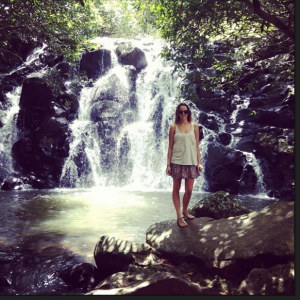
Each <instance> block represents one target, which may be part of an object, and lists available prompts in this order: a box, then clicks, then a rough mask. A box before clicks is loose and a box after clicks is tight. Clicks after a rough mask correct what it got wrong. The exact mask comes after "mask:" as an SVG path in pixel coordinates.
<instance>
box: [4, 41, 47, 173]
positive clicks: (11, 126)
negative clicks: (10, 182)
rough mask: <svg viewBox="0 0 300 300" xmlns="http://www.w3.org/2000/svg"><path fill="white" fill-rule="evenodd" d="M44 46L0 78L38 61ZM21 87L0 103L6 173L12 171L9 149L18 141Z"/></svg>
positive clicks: (8, 94)
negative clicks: (3, 102)
mask: <svg viewBox="0 0 300 300" xmlns="http://www.w3.org/2000/svg"><path fill="white" fill-rule="evenodd" d="M45 47H46V44H43V45H42V46H41V47H38V48H36V49H35V50H34V51H32V53H31V54H30V55H29V56H28V57H27V59H26V61H25V62H24V63H23V64H21V65H20V66H19V67H17V68H16V69H15V70H12V71H11V72H10V73H8V74H0V76H1V77H4V76H7V75H11V74H13V73H14V72H16V71H20V70H22V69H24V68H26V67H27V66H29V65H30V64H34V63H35V62H36V61H39V55H40V54H42V53H43V51H44V49H45ZM21 91H22V86H18V87H14V88H13V90H12V91H10V92H7V93H6V94H5V98H6V101H5V104H2V103H1V102H0V109H1V111H0V141H1V143H0V166H1V167H2V168H5V169H6V170H7V172H8V173H12V172H13V171H14V167H13V160H12V155H11V149H12V146H13V144H14V143H15V142H16V141H17V140H18V130H17V126H16V122H17V114H18V112H19V109H20V107H19V102H20V96H21Z"/></svg>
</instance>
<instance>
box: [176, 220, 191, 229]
mask: <svg viewBox="0 0 300 300" xmlns="http://www.w3.org/2000/svg"><path fill="white" fill-rule="evenodd" d="M180 219H181V220H182V222H183V223H184V224H185V225H180V224H179V220H180ZM177 225H178V226H179V227H181V228H185V227H188V226H189V225H188V224H187V223H185V221H184V220H183V218H178V219H177Z"/></svg>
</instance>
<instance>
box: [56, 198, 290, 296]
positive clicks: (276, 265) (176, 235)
mask: <svg viewBox="0 0 300 300" xmlns="http://www.w3.org/2000/svg"><path fill="white" fill-rule="evenodd" d="M211 204H213V205H211ZM190 211H191V212H193V213H194V214H195V215H196V216H198V217H197V218H196V219H195V220H192V221H189V220H188V221H187V222H188V224H189V227H187V228H179V227H178V226H177V224H176V220H174V221H162V222H160V223H156V224H153V225H152V226H150V227H149V229H148V230H147V232H146V242H145V243H143V244H139V243H132V242H129V241H126V240H121V239H118V238H117V237H113V236H102V237H101V238H100V240H99V242H98V243H97V245H96V246H95V249H94V259H95V264H96V266H95V265H92V264H89V263H82V264H78V265H75V266H73V267H70V268H68V269H66V270H64V271H62V273H61V277H62V278H63V279H64V281H65V282H66V283H68V284H70V285H73V286H74V287H75V286H76V287H78V286H81V287H82V288H83V290H84V291H85V293H86V294H87V295H293V294H294V202H286V201H278V202H276V203H275V204H272V205H270V206H267V207H265V208H263V209H262V210H260V211H250V210H248V209H246V208H243V207H241V206H240V205H239V204H238V203H237V202H236V200H235V199H234V198H233V197H232V196H231V195H230V194H229V193H228V192H217V193H215V194H212V195H210V196H208V197H205V198H203V199H201V200H199V202H198V203H197V204H196V205H195V206H194V207H193V208H192V209H191V210H190Z"/></svg>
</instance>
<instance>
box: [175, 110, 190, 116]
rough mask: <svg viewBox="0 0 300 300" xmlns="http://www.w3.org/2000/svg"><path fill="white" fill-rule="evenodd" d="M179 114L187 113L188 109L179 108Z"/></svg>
mask: <svg viewBox="0 0 300 300" xmlns="http://www.w3.org/2000/svg"><path fill="white" fill-rule="evenodd" d="M178 113H179V114H180V115H182V114H186V115H187V114H188V113H189V111H188V110H180V111H179V112H178Z"/></svg>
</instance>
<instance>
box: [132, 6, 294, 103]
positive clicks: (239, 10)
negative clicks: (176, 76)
mask: <svg viewBox="0 0 300 300" xmlns="http://www.w3.org/2000/svg"><path fill="white" fill-rule="evenodd" d="M136 7H137V8H138V9H142V10H144V14H146V15H147V17H146V18H145V22H147V23H148V22H151V24H152V25H153V26H156V27H157V28H159V29H160V31H161V36H162V37H163V38H164V39H166V40H167V41H168V42H169V43H170V46H169V47H166V48H165V49H164V51H163V53H162V56H163V57H164V58H165V59H167V60H172V61H173V62H174V70H175V71H177V72H181V71H182V76H183V78H184V79H186V81H185V82H186V84H183V85H182V87H181V91H182V93H183V95H186V96H188V97H189V98H190V99H197V95H195V89H196V88H198V89H201V90H204V91H207V92H209V91H212V90H214V89H215V88H225V89H226V90H227V91H230V90H232V89H234V88H237V89H238V87H237V82H238V80H239V78H240V77H241V76H244V74H243V72H244V70H243V68H242V67H243V66H244V65H245V64H247V65H248V66H249V72H251V69H253V68H254V67H257V66H259V65H260V63H265V64H270V61H269V60H270V59H272V57H274V56H276V55H278V54H287V57H286V60H285V63H284V64H277V65H276V66H273V67H275V69H276V71H275V73H276V80H281V81H283V80H284V81H287V80H293V69H292V67H291V66H293V62H294V49H293V47H294V1H293V0H292V1H288V0H265V1H259V0H189V1H183V0H147V1H144V0H143V1H142V0H138V1H136ZM216 40H219V41H220V40H221V41H223V43H222V45H221V46H220V48H221V49H222V52H223V53H224V54H225V59H222V60H220V59H218V58H217V55H216V53H214V50H213V49H211V48H210V47H209V46H210V43H211V42H213V41H216ZM234 49H238V51H236V52H233V51H234ZM209 61H213V63H212V68H213V69H214V75H213V76H212V77H207V76H206V75H204V74H203V72H201V70H202V68H203V66H205V65H209V64H210V63H209ZM238 61H239V62H240V64H238V63H237V62H238ZM188 64H189V65H192V66H193V67H194V70H196V71H193V72H187V73H186V71H187V66H188ZM262 68H264V67H263V66H262ZM253 83H254V82H251V84H250V85H248V86H246V88H247V89H251V88H253Z"/></svg>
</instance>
